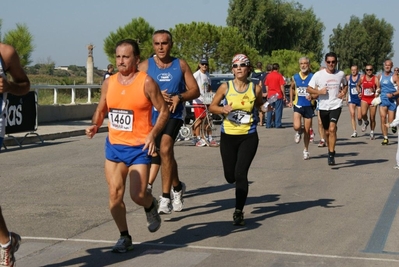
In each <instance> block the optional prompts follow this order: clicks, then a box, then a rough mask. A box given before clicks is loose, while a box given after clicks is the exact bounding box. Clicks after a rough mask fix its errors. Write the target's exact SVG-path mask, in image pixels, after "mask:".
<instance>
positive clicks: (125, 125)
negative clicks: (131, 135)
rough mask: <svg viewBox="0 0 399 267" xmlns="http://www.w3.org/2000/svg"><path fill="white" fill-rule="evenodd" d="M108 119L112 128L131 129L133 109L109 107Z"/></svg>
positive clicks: (126, 130)
mask: <svg viewBox="0 0 399 267" xmlns="http://www.w3.org/2000/svg"><path fill="white" fill-rule="evenodd" d="M108 119H109V120H110V126H111V128H112V129H115V130H118V131H125V132H131V131H133V110H125V109H110V111H109V112H108Z"/></svg>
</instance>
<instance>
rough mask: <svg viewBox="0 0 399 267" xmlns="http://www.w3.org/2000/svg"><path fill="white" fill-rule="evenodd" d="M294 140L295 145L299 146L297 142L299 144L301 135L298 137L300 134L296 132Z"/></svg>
mask: <svg viewBox="0 0 399 267" xmlns="http://www.w3.org/2000/svg"><path fill="white" fill-rule="evenodd" d="M294 140H295V143H297V144H299V142H301V135H300V133H298V132H297V133H296V134H295V138H294Z"/></svg>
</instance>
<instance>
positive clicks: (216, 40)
mask: <svg viewBox="0 0 399 267" xmlns="http://www.w3.org/2000/svg"><path fill="white" fill-rule="evenodd" d="M170 31H171V34H172V36H173V49H172V52H171V54H172V55H173V56H175V57H179V58H183V59H184V60H186V61H187V63H188V64H189V66H190V67H191V69H192V70H193V71H195V70H196V68H197V66H198V62H199V60H200V59H201V58H202V57H203V56H206V57H207V58H208V60H209V65H210V66H209V67H210V68H209V71H210V72H211V73H212V72H228V71H230V70H231V59H232V57H233V56H234V54H237V53H244V54H246V55H247V56H248V57H249V58H250V59H251V61H252V62H253V61H254V60H256V58H257V57H258V52H257V51H256V50H255V49H253V48H251V47H250V46H249V45H248V42H247V41H246V40H245V39H244V37H243V36H242V34H241V33H240V32H239V30H238V28H234V27H221V26H219V27H217V26H214V25H211V24H209V23H203V22H192V23H190V24H178V25H176V26H175V28H173V29H171V30H170ZM232 40H234V42H233V41H232Z"/></svg>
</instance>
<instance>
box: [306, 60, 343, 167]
mask: <svg viewBox="0 0 399 267" xmlns="http://www.w3.org/2000/svg"><path fill="white" fill-rule="evenodd" d="M325 64H326V66H327V67H326V68H325V69H323V70H319V71H318V72H316V73H315V74H314V75H313V77H312V79H311V80H310V82H309V85H308V89H307V92H308V93H309V94H311V95H312V97H313V98H317V97H318V98H319V112H320V118H321V121H322V124H323V128H324V131H325V134H326V140H327V145H328V165H335V143H336V141H337V123H338V119H339V116H340V115H341V110H342V99H343V97H344V96H345V95H346V93H347V91H348V86H347V80H346V77H345V74H344V72H343V71H340V70H337V69H336V66H337V55H336V54H335V53H334V52H329V53H327V54H326V55H325Z"/></svg>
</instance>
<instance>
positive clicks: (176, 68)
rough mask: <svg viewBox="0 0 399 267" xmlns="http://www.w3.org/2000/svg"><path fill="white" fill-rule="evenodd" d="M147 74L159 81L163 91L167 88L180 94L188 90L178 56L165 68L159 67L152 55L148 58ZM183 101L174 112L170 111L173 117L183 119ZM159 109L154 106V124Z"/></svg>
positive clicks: (169, 92) (171, 92) (175, 93)
mask: <svg viewBox="0 0 399 267" xmlns="http://www.w3.org/2000/svg"><path fill="white" fill-rule="evenodd" d="M147 74H148V75H150V76H151V78H153V79H154V81H156V82H157V84H158V86H159V88H160V89H161V91H164V90H167V93H168V94H171V95H178V94H181V93H183V92H184V91H186V85H185V82H184V76H183V72H182V70H181V68H180V60H179V59H178V58H172V64H171V65H170V66H169V67H167V68H165V69H160V68H158V66H157V64H156V63H155V61H154V58H153V57H151V58H149V59H148V70H147ZM183 109H184V106H183V103H179V104H178V106H177V107H176V110H175V112H174V113H170V118H171V119H181V120H182V119H183ZM158 114H159V113H158V111H157V110H156V109H155V108H153V112H152V123H153V124H154V123H155V121H156V120H157V118H158Z"/></svg>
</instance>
